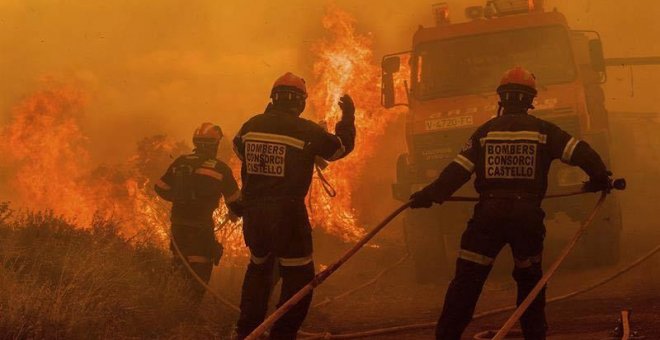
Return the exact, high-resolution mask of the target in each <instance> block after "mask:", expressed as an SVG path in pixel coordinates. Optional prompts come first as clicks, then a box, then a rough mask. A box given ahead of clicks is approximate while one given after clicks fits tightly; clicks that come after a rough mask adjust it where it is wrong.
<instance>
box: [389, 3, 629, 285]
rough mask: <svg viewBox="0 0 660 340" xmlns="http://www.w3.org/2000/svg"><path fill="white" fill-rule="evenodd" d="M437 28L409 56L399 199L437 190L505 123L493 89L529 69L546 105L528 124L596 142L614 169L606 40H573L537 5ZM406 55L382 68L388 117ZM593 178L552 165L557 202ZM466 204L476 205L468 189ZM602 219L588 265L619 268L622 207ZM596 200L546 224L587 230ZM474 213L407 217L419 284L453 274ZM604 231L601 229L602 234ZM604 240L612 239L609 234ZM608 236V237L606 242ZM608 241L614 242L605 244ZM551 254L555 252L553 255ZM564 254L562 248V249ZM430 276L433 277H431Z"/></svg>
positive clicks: (569, 206) (585, 257) (476, 12)
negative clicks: (484, 131)
mask: <svg viewBox="0 0 660 340" xmlns="http://www.w3.org/2000/svg"><path fill="white" fill-rule="evenodd" d="M434 13H435V16H436V25H435V26H434V27H428V28H427V27H422V26H420V27H419V29H418V30H417V32H416V33H415V34H414V36H413V39H412V50H411V51H410V52H407V53H405V54H406V55H407V59H408V66H409V67H410V76H409V79H408V81H409V84H410V88H409V90H408V91H407V103H406V104H407V105H408V107H409V110H408V113H407V117H406V143H407V151H408V152H407V153H406V154H403V155H401V156H399V158H398V161H397V180H396V182H395V183H394V184H393V194H394V197H395V198H396V199H398V200H401V201H406V200H407V199H408V197H409V196H410V194H411V193H412V192H414V191H416V190H419V189H420V188H421V187H423V186H425V185H427V184H428V183H430V182H431V181H433V180H434V179H435V178H437V176H438V175H439V172H440V171H441V170H442V169H443V168H444V167H445V166H446V165H447V164H448V163H449V162H451V161H452V160H453V159H454V157H455V156H456V154H457V153H458V152H459V151H460V149H461V148H462V146H463V145H464V144H465V143H466V141H467V140H468V138H469V137H470V136H471V134H472V133H473V132H474V131H475V130H476V128H477V127H478V126H480V125H481V124H483V123H485V122H486V121H488V120H490V119H491V118H493V117H494V116H495V115H496V114H497V109H498V104H497V103H498V96H497V94H496V92H495V89H496V88H497V86H498V85H499V81H500V78H501V76H502V74H504V72H505V71H506V70H508V69H510V68H512V67H514V66H523V67H525V68H526V69H528V70H530V71H531V72H533V73H534V74H535V75H536V78H537V84H538V85H537V86H538V96H537V98H536V99H535V102H534V106H535V108H534V109H533V110H531V111H530V114H532V115H535V116H537V117H539V118H542V119H545V120H548V121H551V122H553V123H555V124H557V125H558V126H560V127H561V128H562V129H564V130H566V131H567V132H569V133H570V134H572V135H573V136H575V137H576V138H580V139H584V140H586V141H587V142H589V143H590V144H591V145H592V146H593V147H594V148H595V149H596V150H597V151H598V152H599V153H600V154H601V156H602V157H603V159H604V160H605V162H606V164H608V165H609V158H610V157H609V136H608V130H609V123H608V120H607V111H606V109H605V105H604V95H603V90H602V88H601V84H602V83H603V82H604V81H605V79H606V74H605V62H604V58H603V53H602V44H601V42H600V37H599V36H598V33H596V32H586V31H572V30H571V29H570V28H569V26H568V23H567V21H566V18H565V17H564V15H563V14H561V13H559V12H557V11H545V10H544V9H543V7H542V4H535V3H534V2H533V1H527V0H524V1H522V0H521V1H496V0H495V1H489V2H488V3H487V5H486V6H483V7H481V6H473V7H469V8H467V9H465V13H466V16H467V17H468V21H467V22H463V23H456V24H452V23H451V22H450V18H449V8H448V7H447V6H446V5H445V4H438V5H434ZM400 60H401V56H400V54H395V55H388V56H385V57H384V58H383V63H382V65H383V86H382V89H383V93H382V103H383V105H384V106H385V107H392V106H395V105H397V101H398V100H399V98H396V97H395V93H396V91H395V88H394V86H395V85H394V80H393V79H394V78H395V77H396V76H395V73H397V72H398V71H399V64H400ZM586 179H587V178H586V175H585V174H584V173H583V172H582V170H580V169H579V168H576V167H570V166H567V165H565V164H561V163H559V162H555V164H553V168H552V171H551V176H550V179H549V188H548V191H549V192H565V191H567V190H569V189H571V188H573V189H574V188H576V187H579V186H580V185H581V184H582V182H583V181H585V180H586ZM459 194H462V195H472V196H474V195H476V193H475V191H474V189H473V186H472V185H471V184H470V185H465V186H463V188H462V189H461V190H460V191H459ZM609 201H610V202H608V207H607V208H606V209H604V210H605V212H604V213H603V214H602V215H603V216H600V217H599V220H600V221H601V222H602V223H601V224H607V226H605V227H601V233H600V235H598V238H597V239H596V238H594V240H589V235H587V238H586V239H585V243H587V246H586V247H584V248H585V249H586V251H585V253H584V254H582V256H581V257H582V260H580V261H579V262H583V263H589V264H594V263H614V262H616V261H617V259H618V239H619V233H620V229H621V218H620V212H619V211H620V209H619V205H618V202H616V201H615V200H613V199H611V200H609ZM589 202H591V200H590V199H589V197H576V198H571V199H563V200H555V201H552V200H547V201H546V202H545V204H544V208H545V209H546V212H548V216H549V217H551V216H553V215H555V214H557V213H565V214H566V215H568V216H569V217H570V218H571V219H572V220H575V221H579V220H581V219H582V217H583V216H584V214H585V213H586V212H587V210H588V207H589V204H590V203H589ZM471 209H472V207H471V206H469V205H462V206H459V205H457V204H452V205H448V204H445V205H443V206H435V207H433V208H432V209H428V210H425V211H420V210H414V211H409V212H408V213H407V216H405V222H404V223H405V226H406V234H407V235H406V236H407V240H408V243H409V244H408V246H409V248H410V249H411V252H412V255H413V259H414V261H415V265H416V268H417V270H416V271H417V277H418V279H419V281H422V282H424V281H428V280H429V279H430V280H433V278H432V277H433V275H435V276H436V277H437V274H436V273H438V271H439V272H447V273H448V272H450V271H451V270H450V269H451V267H452V266H451V262H453V258H454V257H455V254H454V253H455V250H456V248H457V243H458V238H459V237H460V233H461V232H462V230H463V228H464V225H465V222H466V221H467V220H468V219H469V216H470V214H471ZM596 228H598V227H595V228H594V229H596ZM603 230H605V231H603ZM603 233H604V234H603ZM603 235H606V237H607V241H603V239H602V237H603ZM548 248H550V249H549V252H550V253H552V251H553V249H552V248H553V245H552V244H549V245H548ZM554 248H558V247H554ZM429 273H430V274H429Z"/></svg>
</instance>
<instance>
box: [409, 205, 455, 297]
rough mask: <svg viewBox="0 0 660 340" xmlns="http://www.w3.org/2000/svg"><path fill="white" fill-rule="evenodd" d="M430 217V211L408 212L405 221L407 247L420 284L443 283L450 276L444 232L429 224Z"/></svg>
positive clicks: (416, 278)
mask: <svg viewBox="0 0 660 340" xmlns="http://www.w3.org/2000/svg"><path fill="white" fill-rule="evenodd" d="M429 210H434V209H429ZM428 215H429V211H420V210H417V211H408V213H407V214H406V218H405V219H404V233H405V237H406V246H407V247H408V251H409V252H410V257H411V260H412V263H413V269H414V277H415V282H416V283H419V284H437V283H441V282H444V281H446V278H447V277H448V275H449V268H448V267H449V266H448V263H447V259H446V251H445V245H444V242H443V240H442V232H441V230H439V229H440V228H438V227H437V225H434V223H428V222H430V221H428V219H427V217H428ZM434 227H435V228H434Z"/></svg>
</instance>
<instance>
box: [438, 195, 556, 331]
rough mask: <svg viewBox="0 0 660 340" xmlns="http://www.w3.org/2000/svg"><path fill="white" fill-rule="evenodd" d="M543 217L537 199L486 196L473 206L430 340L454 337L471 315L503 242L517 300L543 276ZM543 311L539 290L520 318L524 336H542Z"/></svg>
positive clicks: (463, 328) (544, 324)
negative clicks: (508, 252) (507, 249)
mask: <svg viewBox="0 0 660 340" xmlns="http://www.w3.org/2000/svg"><path fill="white" fill-rule="evenodd" d="M544 217H545V214H544V213H543V210H541V208H540V201H537V200H520V199H486V200H482V201H481V202H479V203H478V204H477V205H476V207H475V212H474V216H473V218H472V219H471V220H470V222H468V226H467V229H466V230H465V232H464V233H463V235H462V237H461V249H460V250H459V254H458V259H457V260H456V273H455V276H454V279H453V280H452V281H451V283H450V284H449V288H448V289H447V293H446V295H445V303H444V306H443V310H442V314H441V316H440V319H439V320H438V324H437V326H436V339H443V340H454V339H455V340H460V338H461V335H462V334H463V331H464V330H465V328H466V327H467V325H468V323H469V322H470V320H471V319H472V315H473V314H474V308H475V306H476V304H477V300H478V299H479V295H480V294H481V290H482V288H483V285H484V282H485V281H486V279H487V278H488V274H489V273H490V270H491V268H492V265H493V262H494V260H495V257H497V254H498V253H499V252H500V250H501V249H502V248H503V247H504V245H506V244H509V246H510V247H511V250H512V253H513V257H514V263H515V267H514V270H513V278H514V280H515V281H516V284H517V288H518V294H517V301H516V302H517V304H520V303H521V302H522V301H523V300H524V299H525V297H527V295H528V294H529V292H530V291H531V290H532V288H534V286H535V285H536V283H537V282H538V281H539V280H540V279H541V277H542V276H543V271H542V267H541V254H542V252H543V239H544V238H545V226H544V225H543V218H544ZM544 309H545V288H544V289H543V290H542V291H541V293H540V294H539V295H538V296H537V298H536V299H535V300H534V301H533V302H532V304H531V305H530V307H529V308H528V309H527V311H526V312H525V313H524V314H523V315H522V317H521V318H520V324H521V327H522V331H523V335H524V336H525V339H527V340H537V339H545V332H546V329H547V325H546V320H545V312H544Z"/></svg>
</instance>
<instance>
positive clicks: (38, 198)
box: [0, 7, 401, 257]
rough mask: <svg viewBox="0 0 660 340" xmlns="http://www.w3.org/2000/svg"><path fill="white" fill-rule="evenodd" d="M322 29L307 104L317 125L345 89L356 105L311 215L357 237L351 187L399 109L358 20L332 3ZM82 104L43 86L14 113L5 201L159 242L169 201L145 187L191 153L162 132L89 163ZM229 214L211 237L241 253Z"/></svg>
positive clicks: (237, 227) (332, 118) (335, 111)
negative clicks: (112, 157)
mask: <svg viewBox="0 0 660 340" xmlns="http://www.w3.org/2000/svg"><path fill="white" fill-rule="evenodd" d="M323 26H324V27H325V28H326V29H327V31H328V33H329V35H328V37H327V38H326V39H324V40H322V41H320V42H319V43H317V44H316V45H315V46H314V48H313V52H314V54H315V55H316V58H317V60H316V62H315V63H314V75H315V83H314V85H313V87H312V90H311V91H310V92H311V95H312V97H311V98H310V103H311V106H312V107H313V109H314V111H315V112H316V114H317V118H318V119H322V120H325V121H326V122H327V123H328V124H329V126H334V124H335V123H336V122H337V121H338V120H339V119H340V118H341V112H340V110H339V108H338V106H337V104H336V103H337V100H338V99H339V97H340V96H341V95H342V94H344V93H349V94H350V95H351V96H352V97H353V98H354V100H355V102H356V106H357V111H356V125H357V140H356V148H355V150H354V151H353V153H352V154H351V155H350V156H348V157H347V158H345V159H343V160H341V161H339V162H337V163H334V164H332V165H330V167H329V168H328V169H327V170H326V171H327V175H328V179H329V180H330V182H331V184H332V185H333V186H334V187H335V188H336V189H337V191H338V192H339V195H338V196H337V197H336V198H329V197H328V196H326V195H325V193H323V192H322V187H321V186H320V185H318V183H315V184H314V185H313V186H312V189H311V191H310V196H309V199H310V200H311V204H310V211H311V218H312V220H313V222H314V223H313V224H314V225H315V226H317V227H320V228H321V229H322V230H324V231H326V232H327V233H329V234H331V235H335V236H337V237H339V238H341V239H343V240H345V241H354V240H356V239H357V238H359V237H360V236H362V235H363V234H364V228H363V227H362V226H361V224H360V222H359V214H358V211H357V210H356V209H355V207H354V205H353V195H357V194H358V193H356V192H354V190H353V189H354V188H355V187H356V184H357V183H358V181H360V180H361V178H362V177H363V176H364V172H365V169H366V165H367V163H368V162H369V159H370V157H371V156H373V154H374V152H375V150H376V148H377V147H378V142H379V139H380V138H382V136H383V134H384V132H385V129H386V127H387V126H388V125H389V124H390V123H391V122H392V121H393V120H395V119H396V118H397V117H398V116H399V115H400V114H401V111H400V110H385V109H383V108H381V106H380V68H379V67H378V66H377V64H375V63H374V60H373V59H374V56H373V52H372V50H371V44H372V41H371V38H370V37H369V36H367V35H364V34H359V33H357V32H356V30H355V20H354V19H353V18H352V17H351V16H350V15H349V14H348V13H346V12H344V11H342V10H340V9H338V8H335V7H331V8H330V9H329V10H328V12H327V14H326V16H325V17H324V19H323ZM398 95H401V93H398ZM85 102H86V100H85V96H84V94H83V93H82V92H81V91H79V90H77V89H75V88H73V87H71V86H66V85H61V84H54V83H47V84H44V86H43V89H42V90H39V91H36V92H35V93H33V94H32V95H31V96H29V97H27V98H26V99H24V100H23V101H21V102H20V103H18V104H17V105H16V106H15V107H14V108H13V110H12V119H11V121H10V123H9V124H8V125H7V126H5V127H4V128H3V130H2V132H1V134H2V141H0V151H2V152H3V154H4V155H5V157H4V159H2V160H0V161H1V162H7V163H6V164H3V165H2V166H3V167H4V168H5V169H9V174H8V176H7V179H8V182H9V183H10V185H11V188H12V191H13V193H12V194H11V196H12V197H11V198H12V200H14V201H16V203H18V204H19V205H21V206H27V207H29V208H30V209H37V210H39V209H49V210H52V211H54V212H55V213H56V214H60V215H62V216H64V217H66V218H68V219H71V220H75V221H76V222H78V224H79V225H81V226H85V225H89V222H91V220H92V219H93V217H94V216H95V215H96V214H99V213H101V216H103V217H114V218H115V219H116V220H118V221H119V222H120V223H121V226H122V227H123V229H122V230H123V231H124V233H125V234H127V235H134V234H135V233H139V232H145V231H147V232H151V233H152V234H153V233H154V232H155V233H156V234H157V236H159V237H160V238H161V239H162V240H163V241H165V240H166V237H165V236H166V235H165V233H163V232H162V231H163V230H166V229H165V228H166V226H167V225H169V204H167V203H166V202H163V201H161V200H159V199H158V198H157V197H156V196H155V193H154V192H153V190H152V189H151V188H152V186H153V181H154V180H156V179H157V178H158V177H159V176H160V175H161V174H162V171H163V169H165V168H166V167H167V166H168V165H169V162H171V158H170V157H169V156H170V155H173V156H177V155H179V154H182V153H184V152H188V151H189V148H188V147H187V146H186V145H185V144H183V143H175V142H173V141H172V140H170V139H168V138H167V137H165V136H154V137H149V138H145V139H144V140H143V141H141V142H140V143H139V144H138V149H137V154H136V156H134V157H132V158H131V159H129V160H127V161H126V162H125V163H124V164H119V165H117V166H114V167H98V166H95V165H93V164H91V161H90V158H91V157H90V153H89V150H88V148H87V146H86V141H87V138H86V136H85V135H84V133H83V132H82V131H81V129H80V122H79V120H80V118H81V116H82V113H83V112H84V109H85ZM230 166H231V167H232V168H233V169H235V170H234V173H235V174H238V173H239V171H238V169H239V168H240V163H239V161H238V160H237V159H235V158H233V159H231V160H230ZM226 215H227V211H226V207H225V206H224V204H222V202H221V204H220V207H219V208H218V210H216V212H215V214H214V219H215V221H216V226H217V228H218V231H217V236H218V238H219V240H220V241H221V242H222V243H223V244H224V246H225V250H226V252H225V253H226V254H227V255H230V257H231V256H242V255H244V254H246V250H245V248H244V245H243V239H242V235H241V224H240V222H231V221H227V220H226Z"/></svg>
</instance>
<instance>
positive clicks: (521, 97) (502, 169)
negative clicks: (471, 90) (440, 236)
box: [410, 67, 611, 340]
mask: <svg viewBox="0 0 660 340" xmlns="http://www.w3.org/2000/svg"><path fill="white" fill-rule="evenodd" d="M497 93H498V94H499V97H500V102H499V110H498V115H497V117H495V118H493V119H491V120H489V121H488V122H486V123H485V124H484V125H482V126H481V127H479V128H478V129H477V131H476V132H475V133H474V134H473V135H472V137H471V138H470V139H469V140H468V141H467V143H466V144H465V146H464V147H463V149H462V151H461V152H460V153H459V154H458V155H457V156H456V158H455V159H454V161H453V162H451V163H450V164H449V165H448V166H447V167H446V168H445V169H444V170H443V171H442V173H441V174H440V176H439V177H438V178H437V179H436V180H435V181H434V182H433V183H431V184H430V185H428V186H427V187H425V188H423V189H422V190H420V191H418V192H416V193H414V194H413V195H412V196H411V197H410V198H411V207H412V208H422V207H423V208H428V207H431V205H432V204H433V203H438V204H441V203H442V202H443V201H445V200H446V199H447V198H449V197H451V195H452V194H453V193H454V192H455V191H456V190H458V189H459V188H460V187H461V186H462V185H463V184H465V183H466V182H467V181H468V180H469V179H470V177H471V175H472V173H476V180H475V183H474V185H475V188H476V190H477V192H478V193H479V195H480V200H479V202H478V203H477V205H476V207H475V209H474V216H473V217H472V219H471V220H470V221H469V222H468V224H467V229H466V230H465V231H464V233H463V235H462V237H461V249H460V250H459V253H458V259H457V261H456V273H455V276H454V279H453V280H452V281H451V283H450V285H449V288H448V289H447V293H446V296H445V302H444V306H443V310H442V315H441V316H440V319H439V320H438V324H437V327H436V338H437V339H457V340H458V339H460V338H461V334H462V333H463V331H464V330H465V328H466V327H467V325H468V323H469V322H470V320H471V319H472V314H473V313H474V308H475V305H476V303H477V300H478V298H479V295H480V293H481V289H482V287H483V284H484V282H485V281H486V278H487V276H488V274H489V272H490V270H491V268H492V265H493V261H494V260H495V257H496V256H497V254H498V253H499V252H500V250H501V249H502V247H503V246H504V245H505V244H509V245H510V247H511V250H512V252H513V258H514V264H515V268H514V270H513V278H514V279H515V281H516V284H517V287H518V294H517V303H518V304H520V303H521V302H522V301H523V300H524V299H525V297H526V296H527V294H528V293H529V292H530V291H531V290H532V288H533V287H534V286H535V284H536V283H537V282H538V281H539V280H540V279H541V277H542V276H543V275H542V274H543V273H542V266H541V257H542V252H543V239H544V237H545V226H544V224H543V218H544V217H545V213H544V212H543V210H542V209H541V201H542V200H543V197H544V196H545V193H546V189H547V185H548V171H549V168H550V163H551V162H552V161H553V160H555V159H561V160H562V161H563V162H565V163H567V164H570V165H576V166H579V167H580V168H582V169H583V170H584V171H585V172H586V173H587V174H588V175H589V177H590V180H589V182H587V183H586V184H585V190H587V191H593V192H596V191H601V190H605V191H608V190H609V188H610V186H611V179H610V175H611V173H609V172H608V171H607V169H606V167H605V164H604V163H603V161H602V160H601V158H600V156H599V155H598V154H597V153H596V152H595V151H594V150H593V149H592V148H591V147H590V146H589V144H587V143H586V142H584V141H581V140H579V139H576V138H575V137H572V136H571V135H569V134H568V133H566V132H565V131H563V130H562V129H560V128H559V127H557V126H556V125H554V124H552V123H550V122H547V121H544V120H542V119H539V118H536V117H534V116H532V115H529V114H527V110H529V109H532V108H533V106H532V102H533V100H534V97H535V96H536V79H535V77H534V75H533V74H531V73H530V72H528V71H527V70H525V69H524V68H522V67H515V68H513V69H511V70H509V71H507V72H506V73H505V74H504V77H503V78H502V81H501V84H500V86H499V87H498V88H497ZM544 307H545V289H544V290H543V291H542V292H541V293H540V294H539V295H538V297H537V298H536V299H535V300H534V302H533V303H532V304H531V306H530V307H529V308H528V309H527V311H526V312H525V313H524V314H523V316H522V317H521V319H520V324H521V327H522V331H523V334H524V337H525V339H545V332H546V328H547V325H546V320H545V312H544Z"/></svg>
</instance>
